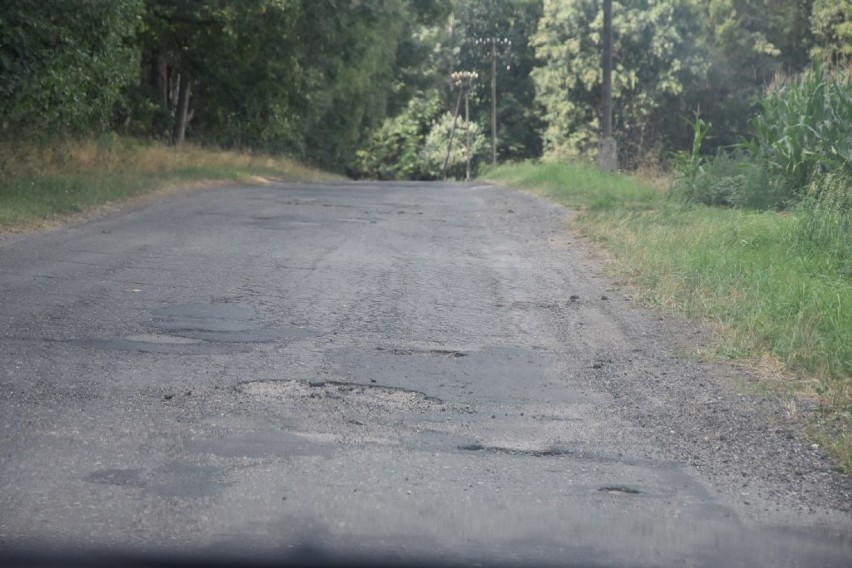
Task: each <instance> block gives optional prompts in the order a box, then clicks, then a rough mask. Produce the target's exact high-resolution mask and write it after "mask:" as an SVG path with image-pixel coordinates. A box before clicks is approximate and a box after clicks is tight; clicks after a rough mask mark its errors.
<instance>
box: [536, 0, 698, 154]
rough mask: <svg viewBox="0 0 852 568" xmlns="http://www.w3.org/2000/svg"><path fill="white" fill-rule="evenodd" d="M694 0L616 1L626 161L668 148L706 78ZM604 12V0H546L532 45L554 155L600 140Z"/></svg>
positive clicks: (618, 105)
mask: <svg viewBox="0 0 852 568" xmlns="http://www.w3.org/2000/svg"><path fill="white" fill-rule="evenodd" d="M696 16H697V14H696V12H695V7H694V5H693V3H692V2H691V1H690V0H659V1H652V0H635V1H631V2H613V36H614V37H613V60H614V65H613V76H612V93H613V115H614V117H613V121H614V135H615V138H616V140H617V142H618V147H619V149H620V151H621V153H622V157H623V158H624V162H625V165H628V166H631V165H635V164H636V163H637V162H638V161H640V160H642V159H644V158H645V157H646V155H647V154H648V153H652V152H658V151H659V148H661V147H669V146H670V145H671V139H672V138H674V137H676V136H678V134H679V132H680V131H681V129H682V128H681V127H682V125H681V124H680V117H681V116H683V115H686V114H687V113H688V112H689V110H688V106H687V103H688V101H687V99H686V98H685V97H684V93H687V92H689V90H690V89H691V88H692V87H693V85H695V84H696V82H697V81H699V80H700V79H702V78H703V76H704V74H705V72H706V70H707V61H706V58H705V56H704V54H703V53H702V51H701V50H700V49H699V47H698V46H697V45H696V44H695V38H696V36H697V35H698V32H699V28H698V25H697V24H696V20H697V18H696ZM602 26H603V11H602V6H601V3H600V2H598V1H597V0H564V1H558V0H545V3H544V10H543V13H542V18H541V20H540V22H539V26H538V30H537V32H536V33H535V35H534V36H533V40H532V44H533V45H534V47H535V50H536V55H537V56H538V58H539V60H540V61H541V66H540V67H538V68H537V69H535V70H533V72H532V76H533V79H534V80H535V84H536V89H537V93H538V101H539V102H540V103H541V104H542V105H543V106H544V108H545V111H544V118H545V120H546V122H547V129H546V130H545V133H544V142H545V150H546V151H547V153H548V154H549V155H550V156H552V157H557V158H570V157H576V156H587V157H589V156H591V155H593V154H594V152H595V150H596V147H597V142H598V138H599V129H600V119H599V116H600V111H599V104H600V100H601V83H602V69H601V51H602V43H601V42H602V37H601V36H602V34H601V30H602Z"/></svg>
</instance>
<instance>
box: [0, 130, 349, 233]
mask: <svg viewBox="0 0 852 568" xmlns="http://www.w3.org/2000/svg"><path fill="white" fill-rule="evenodd" d="M334 177H335V176H332V175H330V174H326V173H324V172H320V171H317V170H315V169H312V168H309V167H306V166H304V165H302V164H299V163H297V162H295V161H293V160H290V159H288V158H284V157H276V156H269V155H255V154H249V153H243V152H234V151H223V150H212V149H205V148H199V147H195V146H192V145H186V146H183V147H181V148H175V147H172V146H168V145H165V144H159V143H142V142H139V141H135V140H132V139H127V138H119V137H115V136H104V137H102V138H100V139H98V140H82V141H80V140H77V141H62V142H54V143H51V144H47V143H27V144H16V143H14V142H13V141H10V140H7V141H6V142H5V143H3V144H2V145H0V227H2V226H6V227H9V226H15V225H27V224H38V223H40V222H43V221H45V220H51V219H55V218H57V217H61V216H63V215H68V214H73V213H78V212H82V211H86V210H89V209H91V208H93V207H97V206H99V205H102V204H104V203H109V202H116V201H122V200H126V199H129V198H132V197H135V196H139V195H142V194H145V193H150V192H152V191H157V190H159V189H162V188H165V187H172V186H176V185H182V184H187V183H193V182H200V181H202V180H231V181H253V180H254V181H256V180H259V179H261V178H268V179H276V180H293V181H295V180H300V181H318V180H323V179H332V178H334Z"/></svg>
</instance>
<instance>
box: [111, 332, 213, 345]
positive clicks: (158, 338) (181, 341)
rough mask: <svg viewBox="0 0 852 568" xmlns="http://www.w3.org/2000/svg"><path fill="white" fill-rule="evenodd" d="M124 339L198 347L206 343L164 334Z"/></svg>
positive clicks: (129, 336)
mask: <svg viewBox="0 0 852 568" xmlns="http://www.w3.org/2000/svg"><path fill="white" fill-rule="evenodd" d="M124 339H125V340H127V341H135V342H139V343H156V344H162V345H198V344H199V343H204V340H202V339H197V338H194V337H179V336H177V335H166V334H162V333H143V334H139V335H128V336H125V337H124Z"/></svg>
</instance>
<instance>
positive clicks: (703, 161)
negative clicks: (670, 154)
mask: <svg viewBox="0 0 852 568" xmlns="http://www.w3.org/2000/svg"><path fill="white" fill-rule="evenodd" d="M760 109H761V110H760V112H759V113H757V114H756V115H755V116H754V117H753V118H752V120H751V122H750V129H751V134H750V137H749V138H748V139H747V140H745V141H744V142H742V143H741V144H739V145H738V147H737V149H736V150H735V151H733V152H731V151H723V152H719V153H718V154H717V155H716V156H715V157H712V158H708V157H702V156H700V155H699V152H700V148H701V143H702V141H703V140H704V137H705V135H706V128H707V127H706V123H705V122H704V121H703V120H702V119H700V118H698V119H696V121H695V122H694V123H693V129H694V132H695V142H694V145H693V150H692V153H691V154H689V155H688V154H685V153H679V154H676V160H675V172H676V175H675V179H674V183H673V187H672V191H673V193H674V194H675V195H678V196H680V197H683V198H685V199H686V200H687V201H692V202H699V203H704V204H706V205H721V206H729V207H749V208H756V209H766V208H777V209H784V208H788V207H791V206H793V205H795V204H797V203H800V202H802V201H803V200H805V201H806V202H807V203H823V205H825V203H828V202H821V201H820V200H819V192H820V191H822V188H823V187H828V188H832V191H834V192H836V191H839V190H837V189H836V187H837V186H839V185H842V183H844V181H845V182H848V181H849V177H848V176H847V175H845V173H844V172H848V171H849V169H850V167H852V72H850V71H849V70H848V69H836V70H833V71H832V70H830V69H829V68H828V67H827V66H825V65H821V64H818V65H815V66H814V67H813V68H812V69H811V70H809V71H807V72H805V73H803V74H802V75H800V76H799V77H798V78H795V79H791V78H787V77H782V76H779V77H778V78H777V79H776V81H775V83H774V84H773V85H772V86H771V88H770V89H769V91H768V93H767V94H766V96H765V97H764V98H763V99H762V100H761V102H760ZM835 172H837V173H838V176H837V177H828V178H827V177H826V176H831V174H833V173H835ZM827 179H830V180H831V183H828V182H827V181H826V180H827ZM826 184H827V185H826ZM846 191H847V192H850V191H852V186H849V187H847V189H846ZM806 198H807V199H806Z"/></svg>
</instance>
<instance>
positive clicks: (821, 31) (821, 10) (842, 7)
mask: <svg viewBox="0 0 852 568" xmlns="http://www.w3.org/2000/svg"><path fill="white" fill-rule="evenodd" d="M810 24H811V31H812V33H813V35H814V38H815V40H816V42H815V43H816V44H815V45H814V47H813V48H812V49H811V55H812V56H813V57H814V58H816V59H819V60H822V61H831V62H834V63H840V62H843V61H845V62H848V61H850V59H852V0H814V4H813V12H812V13H811V19H810Z"/></svg>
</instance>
